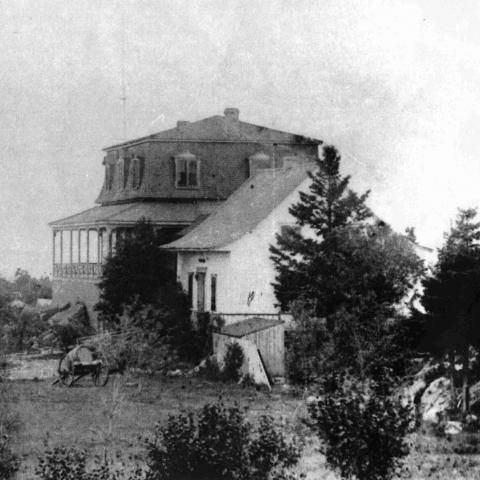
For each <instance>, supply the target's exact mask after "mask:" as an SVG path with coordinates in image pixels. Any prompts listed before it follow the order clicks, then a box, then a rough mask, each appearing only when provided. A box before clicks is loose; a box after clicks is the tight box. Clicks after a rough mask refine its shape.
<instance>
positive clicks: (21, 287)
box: [12, 268, 52, 305]
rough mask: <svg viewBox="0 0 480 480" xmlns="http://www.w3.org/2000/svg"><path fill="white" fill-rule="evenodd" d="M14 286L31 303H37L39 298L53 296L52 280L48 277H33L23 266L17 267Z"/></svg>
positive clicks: (23, 298) (26, 301)
mask: <svg viewBox="0 0 480 480" xmlns="http://www.w3.org/2000/svg"><path fill="white" fill-rule="evenodd" d="M12 286H13V288H14V289H15V291H16V292H19V293H20V295H21V297H22V300H23V301H24V302H25V303H27V304H29V305H35V304H36V303H37V300H38V299H39V298H52V282H51V280H50V279H49V278H48V277H40V278H38V279H37V278H33V277H32V276H31V275H30V274H29V273H28V272H27V271H26V270H22V269H21V268H17V271H16V272H15V278H14V280H13V285H12Z"/></svg>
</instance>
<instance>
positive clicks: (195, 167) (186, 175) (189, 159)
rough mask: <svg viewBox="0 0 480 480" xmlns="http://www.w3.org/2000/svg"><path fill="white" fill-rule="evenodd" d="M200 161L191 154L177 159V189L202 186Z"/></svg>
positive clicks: (182, 155) (184, 154)
mask: <svg viewBox="0 0 480 480" xmlns="http://www.w3.org/2000/svg"><path fill="white" fill-rule="evenodd" d="M199 163H200V162H199V160H197V159H196V157H195V155H193V154H191V153H190V152H186V153H182V154H180V155H178V156H177V157H175V186H176V187H177V188H198V187H199V186H200V185H199V184H200V181H199V178H200V168H199V167H200V165H199Z"/></svg>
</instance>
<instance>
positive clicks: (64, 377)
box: [58, 354, 75, 387]
mask: <svg viewBox="0 0 480 480" xmlns="http://www.w3.org/2000/svg"><path fill="white" fill-rule="evenodd" d="M66 357H67V354H65V355H64V356H63V357H62V358H61V359H60V361H59V362H58V375H59V377H60V382H61V383H62V385H65V386H66V387H71V386H72V384H73V382H74V381H75V375H74V374H73V370H72V369H70V368H68V367H67V365H66V361H65V359H66Z"/></svg>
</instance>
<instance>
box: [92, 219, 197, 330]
mask: <svg viewBox="0 0 480 480" xmlns="http://www.w3.org/2000/svg"><path fill="white" fill-rule="evenodd" d="M166 239H167V237H166V234H165V233H164V232H163V231H162V230H159V231H156V230H155V229H154V227H153V225H152V224H151V223H150V222H149V221H146V220H144V219H142V220H140V221H139V222H137V223H136V225H135V227H134V228H133V231H132V232H131V234H130V235H129V236H127V237H125V238H119V239H118V241H117V245H116V252H115V254H114V255H112V256H110V257H109V258H107V260H106V262H105V265H104V269H103V275H102V279H101V281H100V283H99V288H100V301H99V303H98V304H97V306H96V308H97V310H98V311H99V312H100V314H101V315H102V317H103V319H104V320H106V321H109V322H112V323H116V322H117V320H118V316H119V315H121V314H122V312H123V310H124V306H125V305H133V304H135V303H136V304H139V305H146V304H151V305H157V306H162V307H164V308H168V309H169V310H171V311H172V314H174V315H175V314H177V315H180V314H182V315H185V314H188V311H189V305H188V300H187V297H186V295H184V294H183V291H182V289H181V286H180V285H179V284H178V283H177V281H176V279H175V267H174V265H175V263H174V260H175V258H174V257H173V256H172V255H171V254H170V253H168V252H165V251H164V250H161V249H160V248H158V247H159V246H160V245H161V244H162V243H165V241H166Z"/></svg>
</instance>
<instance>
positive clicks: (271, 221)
mask: <svg viewBox="0 0 480 480" xmlns="http://www.w3.org/2000/svg"><path fill="white" fill-rule="evenodd" d="M314 168H315V165H314V163H312V162H308V161H299V162H290V161H288V162H286V164H285V165H284V167H283V168H271V169H262V170H258V171H257V172H256V173H255V174H254V175H253V176H252V177H250V178H249V179H248V180H246V181H245V182H244V183H243V184H242V185H241V186H240V187H239V188H238V189H237V190H236V191H235V192H234V193H233V194H232V195H231V196H230V197H229V198H228V199H227V200H226V201H225V202H224V203H223V204H222V205H221V206H219V208H218V209H217V210H216V211H215V212H214V213H212V214H211V215H210V216H208V217H207V218H206V219H205V220H204V221H203V222H201V223H200V224H199V225H197V226H196V227H195V228H193V229H192V230H190V231H189V232H188V233H186V234H185V235H184V236H183V237H182V238H180V239H178V240H176V241H174V242H172V243H169V244H167V245H165V246H164V247H162V248H165V249H168V250H170V251H174V252H176V253H177V276H178V278H179V280H180V281H181V283H182V284H183V286H184V287H185V289H186V291H187V292H188V295H189V298H190V301H191V304H192V309H193V310H194V311H197V312H202V311H209V312H217V313H219V314H221V316H222V317H223V318H224V320H225V321H226V322H227V323H232V322H236V321H240V320H244V319H245V318H248V317H252V316H258V315H261V316H263V317H264V316H266V315H271V316H272V317H275V316H278V313H279V307H278V305H277V300H276V298H275V294H274V290H273V286H272V282H273V280H274V278H275V270H274V266H273V262H272V261H271V259H270V251H269V246H270V245H271V244H274V243H275V236H276V234H277V233H279V232H281V231H282V229H285V228H295V219H294V217H293V216H292V215H291V214H290V213H289V208H290V206H291V205H292V204H293V203H295V202H296V201H298V196H299V191H301V190H303V191H305V190H308V185H309V183H310V182H311V180H310V178H309V177H308V175H307V171H308V170H314Z"/></svg>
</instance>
